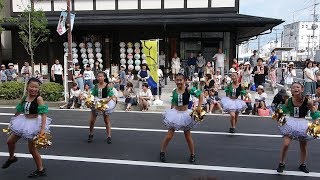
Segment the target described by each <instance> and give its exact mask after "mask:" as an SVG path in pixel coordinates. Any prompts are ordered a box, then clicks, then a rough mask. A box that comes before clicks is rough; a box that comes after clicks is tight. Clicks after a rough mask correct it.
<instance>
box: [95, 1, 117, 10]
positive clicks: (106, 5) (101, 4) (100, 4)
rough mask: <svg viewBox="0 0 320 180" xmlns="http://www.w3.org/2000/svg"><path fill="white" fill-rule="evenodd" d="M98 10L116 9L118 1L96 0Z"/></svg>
mask: <svg viewBox="0 0 320 180" xmlns="http://www.w3.org/2000/svg"><path fill="white" fill-rule="evenodd" d="M96 9H97V10H115V9H116V2H115V0H96Z"/></svg>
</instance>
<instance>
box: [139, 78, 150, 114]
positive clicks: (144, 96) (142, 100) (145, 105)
mask: <svg viewBox="0 0 320 180" xmlns="http://www.w3.org/2000/svg"><path fill="white" fill-rule="evenodd" d="M151 100H152V93H151V90H150V89H149V87H148V84H147V83H143V84H142V89H141V90H140V92H139V104H140V106H141V109H142V111H147V110H148V109H149V106H150V105H151Z"/></svg>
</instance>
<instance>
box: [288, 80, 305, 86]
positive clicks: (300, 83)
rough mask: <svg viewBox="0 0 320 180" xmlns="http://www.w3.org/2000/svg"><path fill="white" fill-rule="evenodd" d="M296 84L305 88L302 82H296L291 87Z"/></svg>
mask: <svg viewBox="0 0 320 180" xmlns="http://www.w3.org/2000/svg"><path fill="white" fill-rule="evenodd" d="M294 84H299V85H300V86H301V87H304V84H303V83H302V82H300V81H294V82H293V83H292V84H291V86H292V85H294Z"/></svg>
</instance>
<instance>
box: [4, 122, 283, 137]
mask: <svg viewBox="0 0 320 180" xmlns="http://www.w3.org/2000/svg"><path fill="white" fill-rule="evenodd" d="M0 125H4V126H7V125H9V123H0ZM50 126H51V127H55V128H74V129H88V128H89V127H88V126H73V125H57V124H55V125H53V124H52V125H50ZM95 129H102V130H105V129H106V128H105V127H95ZM112 130H118V131H137V132H167V131H168V130H164V129H142V128H118V127H112ZM177 132H178V133H183V132H182V131H177ZM192 133H193V134H204V135H227V136H246V137H268V138H281V137H282V136H281V135H274V134H249V133H234V134H230V133H227V132H210V131H192Z"/></svg>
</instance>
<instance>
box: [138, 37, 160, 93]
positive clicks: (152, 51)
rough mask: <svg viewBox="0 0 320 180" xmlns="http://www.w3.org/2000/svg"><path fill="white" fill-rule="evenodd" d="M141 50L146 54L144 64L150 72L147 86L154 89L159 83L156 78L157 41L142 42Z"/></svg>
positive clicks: (157, 77)
mask: <svg viewBox="0 0 320 180" xmlns="http://www.w3.org/2000/svg"><path fill="white" fill-rule="evenodd" d="M141 43H142V48H143V51H144V53H145V54H146V62H147V65H148V68H149V70H150V77H149V79H148V85H149V86H151V87H153V88H156V87H157V84H158V82H159V76H158V43H159V41H158V40H142V41H141Z"/></svg>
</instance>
